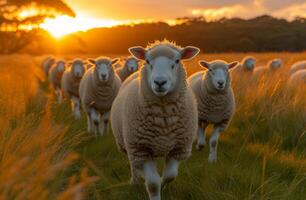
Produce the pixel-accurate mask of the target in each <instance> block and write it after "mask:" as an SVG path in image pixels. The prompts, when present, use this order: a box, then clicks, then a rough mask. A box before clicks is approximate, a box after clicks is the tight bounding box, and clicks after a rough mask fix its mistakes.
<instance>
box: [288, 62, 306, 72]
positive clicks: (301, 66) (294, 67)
mask: <svg viewBox="0 0 306 200" xmlns="http://www.w3.org/2000/svg"><path fill="white" fill-rule="evenodd" d="M303 69H306V60H303V61H299V62H296V63H294V64H293V65H292V66H291V68H290V72H289V73H290V75H292V74H294V73H295V72H297V71H299V70H303Z"/></svg>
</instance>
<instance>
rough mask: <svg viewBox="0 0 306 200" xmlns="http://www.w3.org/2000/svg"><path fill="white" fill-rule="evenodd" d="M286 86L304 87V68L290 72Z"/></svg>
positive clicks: (305, 85) (305, 82)
mask: <svg viewBox="0 0 306 200" xmlns="http://www.w3.org/2000/svg"><path fill="white" fill-rule="evenodd" d="M288 86H289V87H290V88H294V87H300V86H303V87H306V69H302V70H298V71H296V72H295V73H294V74H292V75H291V76H290V78H289V80H288Z"/></svg>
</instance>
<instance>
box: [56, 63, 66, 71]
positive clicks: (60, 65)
mask: <svg viewBox="0 0 306 200" xmlns="http://www.w3.org/2000/svg"><path fill="white" fill-rule="evenodd" d="M56 70H57V72H58V73H63V72H64V71H65V62H64V61H58V62H57V63H56Z"/></svg>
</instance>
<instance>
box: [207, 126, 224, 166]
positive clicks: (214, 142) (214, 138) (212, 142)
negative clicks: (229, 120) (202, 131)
mask: <svg viewBox="0 0 306 200" xmlns="http://www.w3.org/2000/svg"><path fill="white" fill-rule="evenodd" d="M221 131H222V128H220V127H214V130H213V132H212V135H211V137H210V139H209V156H208V162H209V163H215V162H217V147H218V139H219V136H220V133H221Z"/></svg>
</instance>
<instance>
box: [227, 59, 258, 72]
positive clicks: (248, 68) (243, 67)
mask: <svg viewBox="0 0 306 200" xmlns="http://www.w3.org/2000/svg"><path fill="white" fill-rule="evenodd" d="M255 65H256V59H255V58H254V57H252V56H246V57H244V58H243V59H242V61H241V63H239V65H238V66H237V67H235V68H234V69H233V70H232V73H238V74H239V75H240V74H241V73H244V72H245V73H251V74H252V73H253V71H254V68H255Z"/></svg>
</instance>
